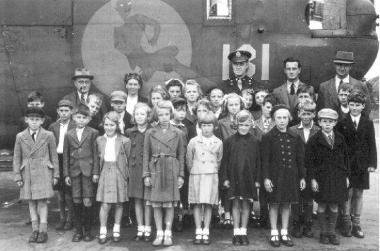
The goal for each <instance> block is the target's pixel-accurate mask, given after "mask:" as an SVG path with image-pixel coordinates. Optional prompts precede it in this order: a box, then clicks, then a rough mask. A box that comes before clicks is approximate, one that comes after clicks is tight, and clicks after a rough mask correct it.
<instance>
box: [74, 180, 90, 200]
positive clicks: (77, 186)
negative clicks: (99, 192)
mask: <svg viewBox="0 0 380 251" xmlns="http://www.w3.org/2000/svg"><path fill="white" fill-rule="evenodd" d="M71 189H72V191H73V199H75V198H93V197H94V184H93V183H92V177H91V176H90V177H87V176H84V175H83V174H79V175H78V176H76V177H72V178H71Z"/></svg>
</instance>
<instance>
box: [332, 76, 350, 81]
mask: <svg viewBox="0 0 380 251" xmlns="http://www.w3.org/2000/svg"><path fill="white" fill-rule="evenodd" d="M340 80H343V83H350V75H347V76H346V77H345V78H343V79H341V78H340V77H338V75H335V83H340Z"/></svg>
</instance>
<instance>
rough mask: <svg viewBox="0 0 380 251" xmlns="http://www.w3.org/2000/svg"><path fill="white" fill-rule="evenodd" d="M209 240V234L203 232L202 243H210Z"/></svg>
mask: <svg viewBox="0 0 380 251" xmlns="http://www.w3.org/2000/svg"><path fill="white" fill-rule="evenodd" d="M210 243H211V241H210V236H209V235H208V234H204V235H203V236H202V244H203V245H210Z"/></svg>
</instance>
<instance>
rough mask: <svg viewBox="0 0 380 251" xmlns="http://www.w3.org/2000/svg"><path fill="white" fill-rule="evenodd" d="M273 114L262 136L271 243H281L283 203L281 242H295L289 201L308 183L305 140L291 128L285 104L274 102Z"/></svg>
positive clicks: (289, 244) (285, 243) (296, 200)
mask: <svg viewBox="0 0 380 251" xmlns="http://www.w3.org/2000/svg"><path fill="white" fill-rule="evenodd" d="M272 117H273V118H274V120H275V123H276V126H275V127H274V128H273V129H272V130H271V131H269V132H268V133H267V134H265V135H264V136H263V139H262V174H263V179H264V186H265V190H266V191H267V199H268V203H269V219H270V224H271V229H272V230H271V238H270V244H271V245H272V246H274V247H279V246H280V238H279V233H278V230H277V216H278V211H279V208H280V205H281V218H282V229H281V242H282V243H283V244H284V245H286V246H293V242H292V240H291V239H290V237H289V234H288V223H289V215H290V205H291V204H292V203H298V200H299V190H300V189H301V190H303V189H304V188H305V186H306V182H305V169H304V144H303V142H302V139H301V137H300V136H299V135H297V134H296V133H294V132H292V131H290V130H288V128H287V126H288V124H289V121H290V120H291V119H290V118H291V116H290V112H289V109H288V108H287V107H285V106H284V105H278V106H275V107H274V108H273V110H272Z"/></svg>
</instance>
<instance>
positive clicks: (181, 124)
mask: <svg viewBox="0 0 380 251" xmlns="http://www.w3.org/2000/svg"><path fill="white" fill-rule="evenodd" d="M170 124H171V125H174V126H183V127H185V125H184V124H183V123H182V122H179V123H178V124H177V123H176V122H175V121H174V120H172V119H171V120H170Z"/></svg>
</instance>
